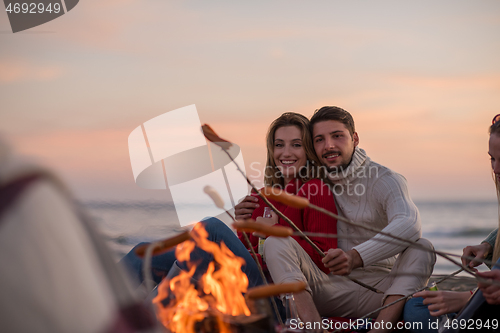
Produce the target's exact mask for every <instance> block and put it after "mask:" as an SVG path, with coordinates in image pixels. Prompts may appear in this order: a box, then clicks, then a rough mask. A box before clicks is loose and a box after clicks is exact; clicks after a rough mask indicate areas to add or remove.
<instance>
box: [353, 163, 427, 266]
mask: <svg viewBox="0 0 500 333" xmlns="http://www.w3.org/2000/svg"><path fill="white" fill-rule="evenodd" d="M368 200H369V201H371V203H370V206H372V207H373V205H375V207H377V208H378V209H380V211H381V212H382V217H381V219H382V220H385V219H386V221H382V224H381V225H380V227H381V228H383V229H382V230H383V231H384V232H386V233H389V234H391V235H395V236H398V237H401V238H405V239H409V240H412V241H416V240H417V239H419V238H420V237H421V234H422V233H421V223H420V215H419V213H418V209H417V207H416V206H415V204H414V203H413V201H412V200H411V198H410V195H409V193H408V187H407V185H406V179H405V178H404V177H403V176H401V175H399V174H397V173H394V172H388V173H387V174H384V175H383V176H381V177H380V178H377V179H375V181H374V183H373V184H372V191H371V195H370V196H369V199H368ZM407 247H408V244H405V243H403V242H400V241H397V240H394V239H393V238H391V237H388V236H383V235H381V234H377V235H376V236H375V237H373V238H371V239H369V240H368V241H366V242H364V243H361V244H360V245H358V246H356V247H354V249H356V251H357V252H358V253H359V254H360V256H361V259H362V260H363V265H364V267H366V266H369V265H372V264H374V263H376V262H378V261H381V260H384V259H387V258H390V257H392V256H394V255H396V254H398V253H400V252H402V251H403V250H404V249H405V248H407Z"/></svg>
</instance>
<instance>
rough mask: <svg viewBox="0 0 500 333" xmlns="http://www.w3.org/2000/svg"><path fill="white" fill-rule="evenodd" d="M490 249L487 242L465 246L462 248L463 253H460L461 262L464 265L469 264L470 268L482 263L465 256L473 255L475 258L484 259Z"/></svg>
mask: <svg viewBox="0 0 500 333" xmlns="http://www.w3.org/2000/svg"><path fill="white" fill-rule="evenodd" d="M491 250H492V248H491V245H490V244H488V243H482V244H479V245H475V246H467V247H466V248H464V254H463V255H462V264H463V265H464V266H469V267H470V268H473V267H476V266H479V265H481V264H482V262H481V261H477V260H470V259H469V258H465V257H475V258H476V259H481V260H482V259H484V258H486V256H488V253H490V251H491Z"/></svg>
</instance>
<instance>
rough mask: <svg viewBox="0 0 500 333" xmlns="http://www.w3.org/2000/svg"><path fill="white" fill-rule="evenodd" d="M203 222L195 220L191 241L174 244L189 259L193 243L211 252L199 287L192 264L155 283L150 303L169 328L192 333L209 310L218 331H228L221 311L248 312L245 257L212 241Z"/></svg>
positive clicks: (233, 313)
mask: <svg viewBox="0 0 500 333" xmlns="http://www.w3.org/2000/svg"><path fill="white" fill-rule="evenodd" d="M207 236H208V233H207V231H206V230H205V229H204V228H203V226H202V224H200V223H198V224H196V225H195V227H194V228H193V230H192V231H191V237H192V238H193V240H194V241H191V240H190V241H186V242H184V243H182V244H180V245H179V246H177V249H176V252H175V255H176V257H177V260H179V261H188V260H189V258H190V255H191V252H192V251H193V250H194V248H195V245H197V246H198V247H199V248H201V249H203V250H204V251H206V252H208V253H211V254H212V255H213V257H214V262H215V263H217V267H218V269H217V270H216V269H215V267H216V265H215V264H214V262H211V263H210V264H209V266H208V269H207V272H206V273H205V274H204V275H203V276H202V278H201V280H200V288H198V289H197V288H196V286H195V285H193V284H192V283H191V278H192V277H193V274H194V272H195V270H196V266H195V265H192V266H191V267H190V270H189V272H186V271H181V273H180V274H179V275H178V276H176V277H174V278H172V279H171V280H170V281H167V280H164V281H162V282H161V283H160V285H159V286H158V296H156V297H155V299H154V300H153V303H154V304H155V305H156V307H157V309H158V311H157V316H158V320H159V321H160V322H161V323H162V324H163V325H164V326H165V327H166V328H168V329H169V330H170V331H171V332H176V333H181V332H182V333H184V332H186V333H195V325H196V323H197V322H199V321H202V320H203V319H204V318H205V317H206V316H207V314H208V313H210V314H212V315H215V316H216V320H217V323H218V326H219V332H221V333H230V331H231V330H230V328H229V327H228V325H227V324H226V323H224V321H223V320H222V319H223V315H231V316H238V315H245V316H249V315H250V310H249V309H248V307H247V305H246V302H245V299H244V297H243V295H242V293H245V292H246V291H247V287H248V278H247V276H246V275H245V274H244V273H243V272H242V271H241V266H242V265H244V264H245V261H244V259H242V258H240V257H237V256H235V255H234V253H232V252H231V250H229V248H228V247H227V246H226V245H225V244H224V242H221V245H220V246H219V245H218V244H217V243H214V242H211V241H209V240H208V239H207ZM167 297H169V298H170V299H171V301H170V302H169V304H167V305H166V306H163V304H162V300H164V299H166V298H167Z"/></svg>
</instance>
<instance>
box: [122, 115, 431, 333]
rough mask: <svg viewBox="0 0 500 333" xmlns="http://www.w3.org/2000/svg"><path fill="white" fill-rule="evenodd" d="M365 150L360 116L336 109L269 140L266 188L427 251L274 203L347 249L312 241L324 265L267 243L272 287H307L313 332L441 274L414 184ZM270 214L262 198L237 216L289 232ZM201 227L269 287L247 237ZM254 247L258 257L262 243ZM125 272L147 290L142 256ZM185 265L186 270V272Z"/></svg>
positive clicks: (294, 243) (302, 313)
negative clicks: (411, 189) (316, 325)
mask: <svg viewBox="0 0 500 333" xmlns="http://www.w3.org/2000/svg"><path fill="white" fill-rule="evenodd" d="M358 143H359V137H358V134H357V133H356V131H355V127H354V120H353V118H352V116H351V115H350V114H349V113H348V112H347V111H345V110H343V109H341V108H338V107H333V106H325V107H323V108H321V109H319V110H317V111H316V112H315V113H314V115H313V116H312V118H311V120H308V119H307V118H306V117H304V116H302V115H300V114H297V113H291V112H289V113H284V114H282V115H281V116H280V117H279V118H277V119H276V120H275V121H274V122H273V123H272V124H271V126H270V128H269V131H268V133H267V165H266V172H265V179H264V182H265V184H266V185H267V186H280V187H281V188H284V189H285V191H287V192H289V193H292V194H296V195H298V196H303V197H306V198H308V199H309V200H310V202H311V203H313V204H315V205H317V206H320V207H322V208H325V209H327V210H329V211H331V212H333V213H337V214H338V215H340V216H343V217H345V218H347V219H349V220H350V221H353V222H355V223H358V224H362V225H364V226H367V227H371V228H373V229H376V230H383V231H384V232H385V233H389V234H392V235H396V236H398V237H401V238H405V239H407V240H411V241H415V242H417V243H418V244H420V248H419V247H412V246H410V247H408V245H407V244H404V243H402V242H397V241H394V239H392V238H390V237H387V236H384V235H381V234H377V233H376V232H370V231H367V230H365V229H362V228H359V227H355V226H352V225H348V224H346V223H344V222H342V221H336V220H335V219H333V218H331V217H328V216H326V215H323V214H321V213H319V212H317V211H315V210H311V209H308V208H306V209H303V210H298V209H294V208H290V207H286V206H284V205H283V204H280V203H274V202H273V203H274V204H275V206H276V208H277V209H278V210H280V211H281V212H282V213H284V215H286V216H287V217H289V218H290V219H291V220H292V221H293V222H294V223H295V224H296V225H297V226H298V227H299V228H300V229H301V230H303V231H307V232H319V233H329V234H337V235H338V241H337V239H336V238H320V237H313V238H311V239H312V241H313V242H314V243H315V244H316V245H317V246H318V247H319V248H320V249H321V251H323V252H324V253H325V256H324V257H323V256H321V255H319V254H318V253H317V252H316V251H315V250H314V249H313V248H312V247H311V246H310V245H309V244H308V243H307V242H305V241H304V240H303V239H301V238H300V237H295V236H294V237H288V238H277V237H268V238H267V239H266V240H265V243H264V257H265V262H266V264H267V268H268V270H269V273H270V276H271V278H272V280H273V282H274V283H275V284H280V283H286V282H295V281H304V282H306V283H307V288H306V290H305V291H302V292H300V293H296V294H294V297H295V300H296V304H297V310H298V313H299V317H300V318H301V320H302V321H303V322H304V323H312V322H321V317H349V318H359V317H361V316H364V315H365V314H367V313H369V312H372V311H373V310H375V309H377V308H379V307H380V306H382V305H384V304H389V303H391V302H393V301H394V300H396V299H399V298H401V297H402V296H405V295H408V294H411V293H413V292H415V291H416V290H417V289H419V288H422V287H423V286H425V284H426V283H427V281H428V278H429V276H430V274H431V273H432V268H433V266H434V263H435V255H434V254H433V253H432V252H430V251H424V250H422V249H421V247H426V248H428V249H432V244H431V243H430V242H429V241H427V240H426V239H423V238H420V237H421V224H420V217H419V213H418V210H417V208H416V206H415V205H414V203H413V202H412V200H411V198H410V196H409V193H408V189H407V184H406V180H405V179H404V177H402V176H401V175H399V174H397V173H395V172H393V171H391V170H390V169H388V168H386V167H384V166H382V165H380V164H377V163H375V162H373V161H371V159H370V158H369V157H368V156H367V154H366V152H365V151H364V150H362V149H360V148H359V147H358ZM264 207H265V203H264V202H262V201H260V199H259V198H258V197H257V196H255V195H250V196H247V197H245V198H244V199H243V201H241V202H240V203H239V204H238V205H237V206H236V211H235V214H236V218H237V219H246V218H253V219H255V220H257V221H258V222H262V223H266V224H270V225H274V224H282V225H287V223H286V222H285V221H283V220H281V219H278V216H277V215H276V214H272V217H271V218H264V217H262V215H263V211H264ZM202 223H204V224H205V227H206V229H207V231H208V232H209V239H210V240H212V241H215V242H218V243H220V242H221V241H223V242H224V243H225V244H226V245H227V246H228V247H229V248H230V249H231V250H232V251H233V253H234V254H235V255H237V256H240V257H242V258H244V259H245V261H246V265H244V266H243V267H242V270H243V272H244V273H245V274H246V275H247V276H248V279H249V287H254V286H257V285H260V284H262V283H263V281H262V279H261V277H260V274H259V271H258V267H257V265H256V263H255V262H254V260H253V258H252V257H251V255H250V254H249V252H248V249H247V248H246V247H245V246H246V243H245V242H244V241H243V238H242V236H243V235H242V234H241V233H240V234H239V235H238V236H239V237H240V240H241V241H240V240H238V238H237V237H236V236H235V234H234V233H233V232H232V230H231V229H229V228H228V227H227V226H226V225H225V224H224V223H222V222H220V221H219V220H217V219H215V218H211V219H207V220H205V221H203V222H202ZM249 237H250V239H251V241H252V244H253V245H254V246H255V249H257V244H258V238H257V237H255V236H253V235H249ZM242 241H243V242H242ZM200 259H201V260H200ZM191 260H192V261H193V260H196V261H197V262H199V261H201V262H202V264H201V265H199V266H198V268H197V274H202V272H203V271H204V270H206V267H207V266H208V262H209V261H210V260H212V258H210V255H208V254H207V253H204V252H203V251H201V250H199V251H198V250H197V251H195V252H193V253H192V255H191ZM174 261H175V254H174V251H170V252H167V253H165V254H162V255H159V256H155V257H154V258H153V262H152V270H153V276H154V277H155V280H156V282H157V283H159V282H160V281H161V279H162V278H163V277H164V276H165V274H166V272H168V270H169V269H170V267H171V266H172V264H173V263H174ZM122 263H123V264H125V265H126V266H128V267H129V268H131V270H132V271H133V272H134V273H135V275H136V277H137V278H138V279H139V280H142V276H141V275H142V261H141V259H139V258H138V257H137V256H135V254H134V251H131V252H130V253H129V254H127V255H126V256H125V257H124V258H123V259H122ZM186 265H187V263H185V262H184V263H182V262H180V263H179V266H180V267H181V268H185V267H187V266H186ZM401 273H403V274H401ZM346 275H349V277H351V278H354V279H357V280H359V281H361V282H363V283H365V284H367V285H370V286H372V287H374V288H376V289H378V290H381V291H383V293H376V292H373V291H371V290H368V289H366V288H364V287H362V286H360V285H359V284H356V283H354V282H353V281H351V280H349V279H346V278H345V276H346ZM403 307H404V302H399V303H396V304H395V305H393V306H390V307H388V308H386V309H383V310H381V311H380V312H378V313H374V315H373V316H374V317H376V318H377V319H376V320H377V321H379V322H380V321H382V320H383V321H384V322H385V323H387V322H391V323H396V322H397V321H398V320H399V319H400V317H401V315H402V311H403ZM393 326H394V327H395V325H393Z"/></svg>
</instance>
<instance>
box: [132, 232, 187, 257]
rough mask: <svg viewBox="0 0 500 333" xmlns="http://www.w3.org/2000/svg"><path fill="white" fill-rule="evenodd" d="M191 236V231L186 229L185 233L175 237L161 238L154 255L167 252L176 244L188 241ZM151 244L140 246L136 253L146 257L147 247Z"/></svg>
mask: <svg viewBox="0 0 500 333" xmlns="http://www.w3.org/2000/svg"><path fill="white" fill-rule="evenodd" d="M190 238H191V234H190V233H189V231H184V232H183V233H180V234H178V235H176V236H174V237H171V238H167V239H164V240H161V241H159V242H158V246H156V247H155V248H154V250H153V255H157V254H161V253H163V252H166V251H168V250H170V249H171V248H173V247H174V246H176V245H178V244H180V243H182V242H185V241H187V240H188V239H190ZM148 246H149V244H144V245H143V246H138V247H137V248H136V249H135V254H137V255H138V256H139V257H141V258H142V257H144V255H145V254H146V249H147V248H148Z"/></svg>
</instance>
